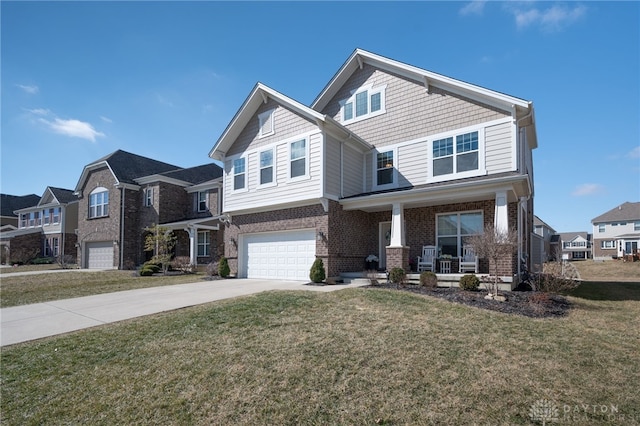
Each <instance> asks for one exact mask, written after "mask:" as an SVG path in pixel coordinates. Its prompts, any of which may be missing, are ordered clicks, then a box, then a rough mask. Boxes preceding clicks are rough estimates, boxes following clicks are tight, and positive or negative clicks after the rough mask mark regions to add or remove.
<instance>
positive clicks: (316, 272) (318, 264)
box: [309, 258, 326, 283]
mask: <svg viewBox="0 0 640 426" xmlns="http://www.w3.org/2000/svg"><path fill="white" fill-rule="evenodd" d="M325 278H326V275H325V272H324V263H322V259H320V258H317V259H316V260H315V261H314V262H313V265H311V270H310V271H309V279H310V280H311V281H312V282H314V283H321V282H322V281H324V280H325Z"/></svg>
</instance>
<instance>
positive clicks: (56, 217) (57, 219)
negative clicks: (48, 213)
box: [51, 207, 60, 224]
mask: <svg viewBox="0 0 640 426" xmlns="http://www.w3.org/2000/svg"><path fill="white" fill-rule="evenodd" d="M51 223H54V224H56V223H60V207H54V209H53V219H52V220H51Z"/></svg>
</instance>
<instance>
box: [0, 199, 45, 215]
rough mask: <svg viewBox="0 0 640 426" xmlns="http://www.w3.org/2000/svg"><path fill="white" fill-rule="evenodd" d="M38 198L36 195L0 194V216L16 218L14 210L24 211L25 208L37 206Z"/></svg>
mask: <svg viewBox="0 0 640 426" xmlns="http://www.w3.org/2000/svg"><path fill="white" fill-rule="evenodd" d="M39 201H40V196H39V195H36V194H29V195H9V194H0V211H1V213H0V215H2V216H13V217H16V215H15V213H13V212H14V211H16V210H20V209H25V208H27V207H33V206H37V205H38V202H39Z"/></svg>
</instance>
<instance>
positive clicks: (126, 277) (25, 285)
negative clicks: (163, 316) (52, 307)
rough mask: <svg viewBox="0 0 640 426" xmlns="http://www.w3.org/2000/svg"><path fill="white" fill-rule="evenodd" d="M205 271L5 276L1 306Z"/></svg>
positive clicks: (185, 279) (0, 283)
mask: <svg viewBox="0 0 640 426" xmlns="http://www.w3.org/2000/svg"><path fill="white" fill-rule="evenodd" d="M202 278H203V275H202V274H191V275H169V276H163V275H154V276H151V277H141V276H139V275H138V274H137V273H136V272H135V271H116V270H113V271H91V272H89V271H65V272H56V273H49V274H37V275H22V276H13V277H12V276H3V277H2V279H1V280H0V307H2V308H6V307H9V306H17V305H27V304H31V303H39V302H47V301H50V300H59V299H68V298H72V297H80V296H91V295H93V294H101V293H111V292H114V291H122V290H134V289H137V288H145V287H158V286H163V285H173V284H186V283H193V282H198V281H200V280H202Z"/></svg>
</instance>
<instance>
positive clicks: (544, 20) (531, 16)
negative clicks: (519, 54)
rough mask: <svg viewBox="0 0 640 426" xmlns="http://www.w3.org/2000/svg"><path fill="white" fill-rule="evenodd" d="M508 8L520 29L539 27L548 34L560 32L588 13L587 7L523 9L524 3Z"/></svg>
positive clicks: (556, 5) (560, 6) (554, 6)
mask: <svg viewBox="0 0 640 426" xmlns="http://www.w3.org/2000/svg"><path fill="white" fill-rule="evenodd" d="M514 4H515V6H514ZM527 5H529V3H527ZM506 7H507V9H508V10H509V11H510V12H511V13H513V16H514V18H515V20H516V25H517V26H518V28H521V29H522V28H526V27H529V26H534V25H537V26H539V27H540V28H541V29H542V30H543V31H546V32H554V31H560V30H562V29H564V28H565V27H567V26H569V25H571V24H573V23H574V22H576V21H578V20H580V19H581V18H582V17H583V16H585V15H586V13H587V7H586V6H584V5H577V6H566V5H559V4H554V5H552V6H550V7H548V8H546V9H539V8H536V7H523V6H522V3H507V6H506Z"/></svg>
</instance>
